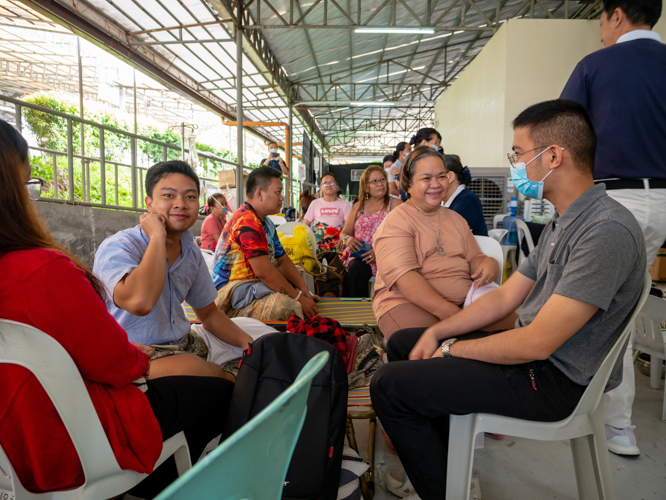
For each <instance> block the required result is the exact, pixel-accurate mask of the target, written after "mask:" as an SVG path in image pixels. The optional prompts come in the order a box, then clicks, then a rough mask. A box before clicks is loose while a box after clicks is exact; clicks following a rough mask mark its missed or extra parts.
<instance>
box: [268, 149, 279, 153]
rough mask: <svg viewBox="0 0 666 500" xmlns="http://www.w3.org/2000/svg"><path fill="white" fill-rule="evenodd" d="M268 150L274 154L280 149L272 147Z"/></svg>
mask: <svg viewBox="0 0 666 500" xmlns="http://www.w3.org/2000/svg"><path fill="white" fill-rule="evenodd" d="M268 152H269V153H273V154H275V153H277V152H278V150H277V149H275V148H271V149H269V150H268Z"/></svg>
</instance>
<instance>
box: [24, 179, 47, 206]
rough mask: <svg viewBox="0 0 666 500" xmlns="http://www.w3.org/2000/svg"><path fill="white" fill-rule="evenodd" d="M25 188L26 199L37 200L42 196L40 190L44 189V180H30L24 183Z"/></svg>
mask: <svg viewBox="0 0 666 500" xmlns="http://www.w3.org/2000/svg"><path fill="white" fill-rule="evenodd" d="M25 185H26V187H27V188H28V197H30V199H31V200H35V201H37V200H39V197H40V196H41V195H42V188H43V187H44V180H43V179H36V178H35V179H30V180H29V181H28V182H26V183H25Z"/></svg>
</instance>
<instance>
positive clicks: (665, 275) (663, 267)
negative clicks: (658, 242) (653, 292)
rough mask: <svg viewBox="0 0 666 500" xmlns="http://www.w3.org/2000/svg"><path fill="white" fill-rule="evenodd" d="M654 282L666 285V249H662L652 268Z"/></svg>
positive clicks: (651, 274) (651, 273)
mask: <svg viewBox="0 0 666 500" xmlns="http://www.w3.org/2000/svg"><path fill="white" fill-rule="evenodd" d="M650 276H652V281H655V282H657V283H666V248H660V249H659V252H658V253H657V257H656V258H655V259H654V262H653V263H652V265H651V266H650Z"/></svg>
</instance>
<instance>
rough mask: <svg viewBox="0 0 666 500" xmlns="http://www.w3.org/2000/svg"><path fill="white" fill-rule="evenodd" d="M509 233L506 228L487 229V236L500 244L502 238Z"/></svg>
mask: <svg viewBox="0 0 666 500" xmlns="http://www.w3.org/2000/svg"><path fill="white" fill-rule="evenodd" d="M508 233H509V231H508V229H489V230H488V236H490V237H491V238H492V239H494V240H495V241H497V242H498V243H499V244H500V245H501V244H502V240H503V239H504V237H505V236H506V235H507V234H508Z"/></svg>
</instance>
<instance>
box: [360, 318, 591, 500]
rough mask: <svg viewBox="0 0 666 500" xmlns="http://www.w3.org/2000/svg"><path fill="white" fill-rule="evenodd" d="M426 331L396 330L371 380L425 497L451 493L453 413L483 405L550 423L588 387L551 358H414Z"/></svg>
mask: <svg viewBox="0 0 666 500" xmlns="http://www.w3.org/2000/svg"><path fill="white" fill-rule="evenodd" d="M424 331H425V328H408V329H405V330H400V331H397V332H396V333H394V334H393V335H392V336H391V338H390V339H389V341H388V351H387V354H388V359H389V363H388V364H386V365H384V366H382V367H381V368H379V370H378V371H377V373H375V376H374V377H373V379H372V383H371V386H370V394H371V397H372V405H373V407H374V409H375V412H376V413H377V415H378V416H379V418H380V420H381V422H382V425H383V426H384V429H385V430H386V432H387V433H388V435H389V437H390V438H391V441H392V442H393V445H394V446H395V449H396V451H397V452H398V455H399V456H400V460H401V461H402V464H403V466H404V468H405V471H406V472H407V475H408V476H409V479H410V480H411V482H412V484H413V485H414V488H415V489H416V492H417V493H418V494H419V496H420V497H421V498H423V499H424V500H430V499H437V500H441V499H442V498H445V496H446V466H447V460H448V458H449V457H448V456H447V455H448V440H449V415H452V414H453V415H467V414H470V413H479V412H484V413H492V414H495V415H504V416H510V417H516V418H523V419H528V420H536V421H542V422H553V421H557V420H561V419H563V418H565V417H567V416H568V415H570V414H571V412H572V411H573V409H574V408H575V407H576V404H577V403H578V401H579V400H580V398H581V396H582V395H583V392H584V390H585V387H584V386H581V385H578V384H575V383H574V382H572V381H570V380H569V378H567V377H566V375H564V374H563V373H562V372H561V371H560V370H558V369H557V368H555V366H553V364H552V363H550V362H549V361H534V362H531V363H526V364H522V365H511V366H504V365H494V364H490V363H483V362H481V361H471V360H466V359H459V358H446V359H445V358H435V359H428V360H419V361H409V360H408V358H409V352H410V351H411V350H412V347H414V344H416V342H417V340H418V339H419V337H420V336H421V335H422V334H423V332H424ZM485 335H489V334H488V333H485V332H475V333H471V334H468V335H466V336H465V338H473V337H477V338H478V337H482V336H485ZM530 370H532V371H533V374H534V382H535V385H536V390H535V389H534V387H533V385H532V379H531V378H530ZM451 459H455V457H451ZM450 500H460V499H450Z"/></svg>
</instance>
